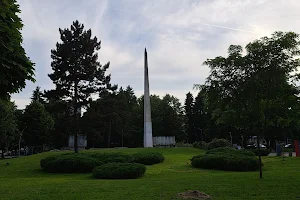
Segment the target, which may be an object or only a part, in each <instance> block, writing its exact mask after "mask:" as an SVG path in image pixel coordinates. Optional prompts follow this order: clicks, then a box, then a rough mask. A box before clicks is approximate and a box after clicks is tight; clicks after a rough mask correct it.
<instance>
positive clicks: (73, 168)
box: [40, 154, 103, 173]
mask: <svg viewBox="0 0 300 200" xmlns="http://www.w3.org/2000/svg"><path fill="white" fill-rule="evenodd" d="M102 164H103V163H102V162H100V161H97V160H96V159H94V158H92V157H89V156H87V155H84V154H60V155H55V156H49V157H46V158H44V159H42V160H41V161H40V165H41V167H42V169H43V170H44V171H46V172H51V173H85V172H91V171H92V170H93V168H95V167H96V166H99V165H102Z"/></svg>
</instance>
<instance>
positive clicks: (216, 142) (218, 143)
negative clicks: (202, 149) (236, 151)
mask: <svg viewBox="0 0 300 200" xmlns="http://www.w3.org/2000/svg"><path fill="white" fill-rule="evenodd" d="M230 146H231V144H230V142H229V141H228V140H226V139H216V138H215V139H213V140H212V141H211V142H210V143H208V146H207V149H208V150H210V149H215V148H219V147H230Z"/></svg>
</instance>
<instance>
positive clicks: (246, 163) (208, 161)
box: [192, 154, 259, 171]
mask: <svg viewBox="0 0 300 200" xmlns="http://www.w3.org/2000/svg"><path fill="white" fill-rule="evenodd" d="M192 165H193V167H196V168H204V169H217V170H226V171H256V170H258V169H259V161H258V159H257V158H256V157H253V156H245V155H231V156H229V155H226V154H225V155H221V154H207V155H204V156H202V157H196V158H193V159H192Z"/></svg>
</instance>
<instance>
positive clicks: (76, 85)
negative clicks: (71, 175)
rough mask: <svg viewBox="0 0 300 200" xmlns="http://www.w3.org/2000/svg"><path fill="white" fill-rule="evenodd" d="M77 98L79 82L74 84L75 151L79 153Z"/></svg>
mask: <svg viewBox="0 0 300 200" xmlns="http://www.w3.org/2000/svg"><path fill="white" fill-rule="evenodd" d="M77 99H78V83H77V82H75V85H74V117H75V133H74V151H75V153H78V131H79V125H78V121H79V120H78V113H77V110H78V103H77Z"/></svg>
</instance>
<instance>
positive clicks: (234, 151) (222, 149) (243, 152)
mask: <svg viewBox="0 0 300 200" xmlns="http://www.w3.org/2000/svg"><path fill="white" fill-rule="evenodd" d="M206 154H226V155H232V154H235V155H246V156H255V154H254V152H252V151H248V150H244V149H241V150H237V149H234V148H231V147H219V148H216V149H211V150H208V151H206Z"/></svg>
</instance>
